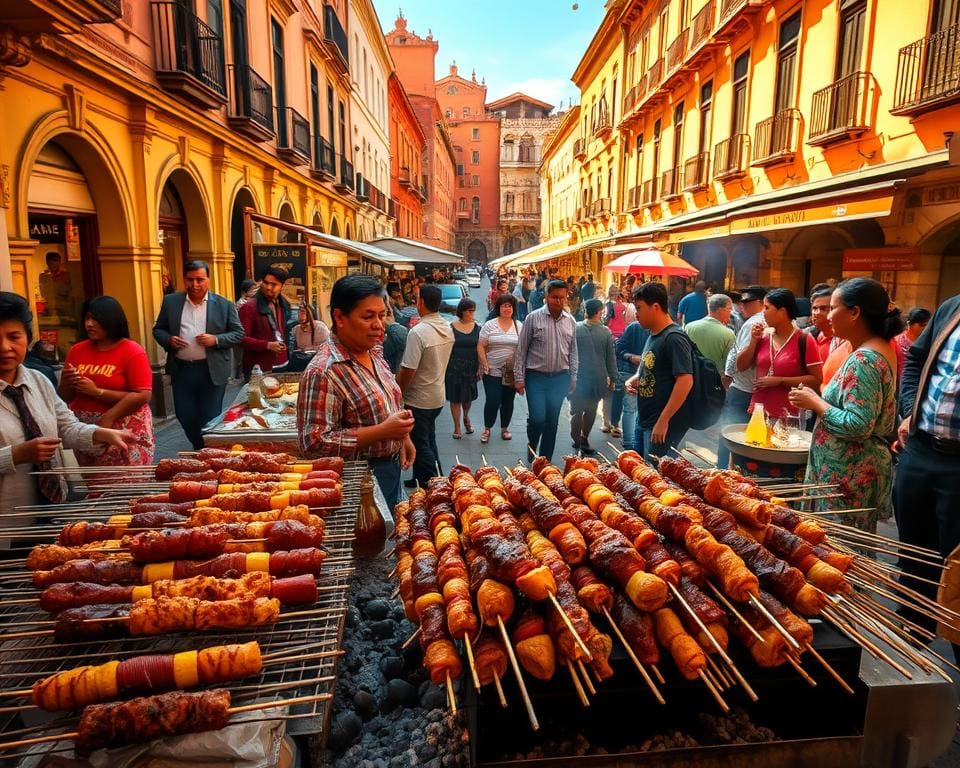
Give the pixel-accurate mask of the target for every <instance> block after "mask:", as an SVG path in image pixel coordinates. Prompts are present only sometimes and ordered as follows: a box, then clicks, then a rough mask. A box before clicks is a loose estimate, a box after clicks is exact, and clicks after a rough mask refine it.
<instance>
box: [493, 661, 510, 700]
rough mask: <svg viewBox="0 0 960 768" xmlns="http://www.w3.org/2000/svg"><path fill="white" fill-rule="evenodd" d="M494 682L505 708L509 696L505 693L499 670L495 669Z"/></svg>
mask: <svg viewBox="0 0 960 768" xmlns="http://www.w3.org/2000/svg"><path fill="white" fill-rule="evenodd" d="M493 684H494V686H495V687H496V689H497V696H498V697H499V698H500V706H501V707H503V708H504V709H506V708H507V697H506V696H504V695H503V684H502V683H501V682H500V675H498V674H497V671H496V670H494V671H493Z"/></svg>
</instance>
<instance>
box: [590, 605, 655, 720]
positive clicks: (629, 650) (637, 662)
mask: <svg viewBox="0 0 960 768" xmlns="http://www.w3.org/2000/svg"><path fill="white" fill-rule="evenodd" d="M603 615H604V616H606V617H607V621H608V622H609V624H610V628H611V629H612V630H613V633H614V634H615V635H616V636H617V639H618V640H620V642H621V643H623V647H624V648H625V649H626V651H627V656H629V657H630V661H632V662H633V664H634V666H635V667H636V668H637V671H638V672H639V673H640V677H642V678H643V681H644V682H645V683H646V684H647V687H648V688H649V689H650V692H651V693H652V694H653V697H654V698H655V699H656V700H657V701H658V702H660V703H661V704H666V703H667V701H666V699H664V698H663V694H661V693H660V690H659V689H658V688H657V686H656V685H655V684H654V682H653V680H651V679H650V675H649V673H648V672H647V670H646V667H644V666H643V664H641V663H640V659H638V658H637V654H636V653H634V652H633V648H631V647H630V643H628V642H627V638H626V637H624V635H623V632H621V631H620V627H619V626H617V623H616V622H615V621H614V620H613V616H611V615H610V611H609V610H607V607H606V606H603Z"/></svg>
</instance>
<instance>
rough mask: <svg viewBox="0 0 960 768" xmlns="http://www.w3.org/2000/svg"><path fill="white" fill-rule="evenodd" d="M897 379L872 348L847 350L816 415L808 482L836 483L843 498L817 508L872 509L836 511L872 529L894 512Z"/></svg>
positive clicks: (821, 502) (844, 520)
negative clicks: (891, 439)
mask: <svg viewBox="0 0 960 768" xmlns="http://www.w3.org/2000/svg"><path fill="white" fill-rule="evenodd" d="M896 390H897V381H896V377H895V375H894V372H893V371H892V370H891V368H890V364H889V363H888V362H887V360H886V358H885V357H884V356H883V355H881V354H880V353H878V352H875V351H874V350H872V349H864V348H861V349H858V350H856V351H855V352H854V353H853V354H851V355H850V356H849V357H848V358H847V359H846V361H845V362H844V363H843V365H842V366H841V367H840V370H839V371H838V372H837V375H836V376H834V377H833V379H831V381H830V383H829V384H827V386H826V387H824V390H823V399H824V400H826V401H827V402H828V403H829V404H830V406H831V407H830V408H828V409H827V410H826V412H824V414H823V416H821V417H820V418H819V419H817V424H816V426H815V427H814V429H813V442H812V444H811V446H810V459H809V463H808V464H807V475H806V481H807V482H809V483H837V484H838V485H839V488H838V489H837V490H839V491H840V492H842V493H843V494H844V498H841V499H820V500H818V501H817V502H816V507H817V509H818V511H829V510H831V509H838V508H840V507H841V506H842V507H850V508H855V509H858V508H862V507H871V508H873V509H872V510H871V511H869V512H858V513H853V514H844V515H838V516H837V520H838V522H842V523H846V524H848V525H853V526H856V527H857V528H860V529H862V530H865V531H871V532H875V531H876V529H877V520H879V519H885V518H887V517H889V516H890V515H891V513H892V509H893V504H892V500H891V489H892V487H893V467H892V460H891V456H890V450H889V448H888V447H887V440H886V438H887V436H888V435H890V434H891V433H892V432H893V430H894V427H895V424H896V402H895V395H896Z"/></svg>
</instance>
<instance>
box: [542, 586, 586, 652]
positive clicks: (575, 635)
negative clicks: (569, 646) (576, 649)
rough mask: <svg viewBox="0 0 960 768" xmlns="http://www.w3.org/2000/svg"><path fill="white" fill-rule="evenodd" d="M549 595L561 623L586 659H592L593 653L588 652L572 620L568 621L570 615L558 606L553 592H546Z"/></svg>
mask: <svg viewBox="0 0 960 768" xmlns="http://www.w3.org/2000/svg"><path fill="white" fill-rule="evenodd" d="M547 594H548V595H549V596H550V602H552V603H553V607H554V608H556V609H557V613H559V614H560V618H561V619H563V623H564V624H566V625H567V629H568V630H569V631H570V634H571V635H573V639H574V640H576V641H577V645H579V646H580V650H581V651H583V655H584V656H586V657H587V660H588V661H593V654H592V653H590V649H589V648H587V644H586V643H585V642H583V638H582V637H580V635H579V634H578V633H577V630H575V629H574V628H573V622H572V621H570V617H569V616H567V612H566V611H564V610H563V608H561V607H560V603H559V602H558V601H557V596H556V595H555V594H553V592H548V593H547Z"/></svg>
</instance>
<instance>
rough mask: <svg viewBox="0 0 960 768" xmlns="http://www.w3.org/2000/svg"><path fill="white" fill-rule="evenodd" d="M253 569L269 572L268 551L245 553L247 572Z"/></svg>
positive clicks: (251, 571)
mask: <svg viewBox="0 0 960 768" xmlns="http://www.w3.org/2000/svg"><path fill="white" fill-rule="evenodd" d="M254 571H263V572H264V573H270V553H269V552H250V553H249V554H248V555H247V573H253V572H254Z"/></svg>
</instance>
